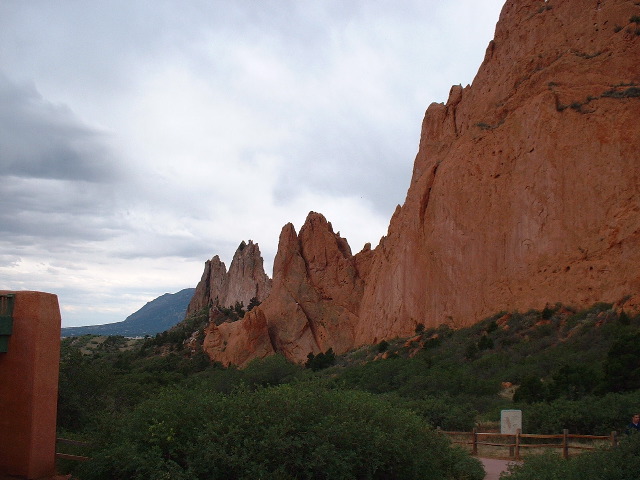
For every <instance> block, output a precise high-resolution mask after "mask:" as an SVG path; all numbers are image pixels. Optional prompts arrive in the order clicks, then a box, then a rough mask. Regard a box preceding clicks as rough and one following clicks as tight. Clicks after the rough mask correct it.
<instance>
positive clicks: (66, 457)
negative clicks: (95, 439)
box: [56, 438, 91, 462]
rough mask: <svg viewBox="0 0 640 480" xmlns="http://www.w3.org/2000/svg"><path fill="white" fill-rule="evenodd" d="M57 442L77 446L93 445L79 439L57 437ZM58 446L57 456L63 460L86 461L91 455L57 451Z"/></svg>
mask: <svg viewBox="0 0 640 480" xmlns="http://www.w3.org/2000/svg"><path fill="white" fill-rule="evenodd" d="M56 444H64V445H73V446H76V447H88V446H90V445H91V443H89V442H81V441H79V440H69V439H68V438H56ZM57 450H58V449H57V448H56V458H59V459H61V460H75V461H78V462H85V461H87V460H89V457H85V456H84V455H75V454H72V453H61V452H58V451H57Z"/></svg>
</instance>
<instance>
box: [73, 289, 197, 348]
mask: <svg viewBox="0 0 640 480" xmlns="http://www.w3.org/2000/svg"><path fill="white" fill-rule="evenodd" d="M194 292H195V288H185V289H183V290H180V291H179V292H176V293H165V294H163V295H161V296H159V297H158V298H156V299H154V300H151V301H150V302H147V303H146V304H145V305H144V306H143V307H142V308H140V309H139V310H137V311H136V312H134V313H132V314H131V315H129V316H128V317H127V318H126V319H125V320H123V321H122V322H115V323H108V324H104V325H87V326H83V327H65V328H62V330H61V335H62V337H76V336H81V335H122V336H125V337H143V336H145V335H155V334H156V333H160V332H163V331H165V330H168V329H169V328H171V327H173V326H174V325H176V324H178V323H180V322H181V321H182V320H183V319H184V316H185V312H186V310H187V305H188V304H189V301H190V300H191V298H192V297H193V294H194Z"/></svg>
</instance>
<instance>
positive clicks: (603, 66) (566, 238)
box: [205, 0, 640, 364]
mask: <svg viewBox="0 0 640 480" xmlns="http://www.w3.org/2000/svg"><path fill="white" fill-rule="evenodd" d="M636 15H640V6H638V5H637V4H636V2H633V1H626V0H600V1H596V0H593V1H587V0H563V1H559V0H558V1H554V0H550V1H543V0H540V1H530V0H529V1H524V0H509V1H507V3H506V4H505V6H504V8H503V10H502V13H501V16H500V20H499V22H498V25H497V27H496V33H495V38H494V40H493V41H492V42H491V43H490V44H489V47H488V48H487V52H486V57H485V60H484V62H483V64H482V65H481V67H480V69H479V71H478V74H477V76H476V78H475V80H474V82H473V84H472V85H471V86H467V87H466V88H462V87H453V88H452V89H451V94H450V97H449V100H448V101H447V103H446V104H432V105H431V106H429V108H428V110H427V112H426V115H425V118H424V121H423V126H422V134H421V139H420V147H419V151H418V154H417V156H416V160H415V165H414V171H413V177H412V180H411V185H410V188H409V191H408V193H407V197H406V200H405V203H404V205H403V206H402V207H398V208H397V209H396V212H395V213H394V215H393V218H392V219H391V223H390V226H389V231H388V234H387V236H386V237H384V238H383V239H382V240H381V242H380V245H378V246H377V247H376V249H375V250H370V249H366V250H365V251H363V252H360V253H359V254H357V255H355V256H354V255H352V254H351V252H350V249H349V246H348V244H347V242H346V240H345V239H342V238H341V237H340V236H339V235H337V234H334V233H333V231H332V229H331V224H330V223H328V222H326V220H325V219H324V217H322V216H321V215H318V214H310V216H309V217H308V218H307V221H306V222H305V225H304V226H303V227H302V228H301V230H300V234H299V235H296V232H295V231H294V229H293V227H292V226H291V225H287V226H285V227H284V229H283V231H282V234H281V237H280V245H279V250H278V255H277V257H276V261H275V265H274V283H273V289H272V291H271V294H270V295H269V296H268V298H267V299H266V300H265V301H264V302H263V304H262V305H260V307H258V308H256V309H254V310H253V311H252V312H250V313H249V314H247V315H246V316H245V319H243V320H242V321H239V322H235V323H233V324H223V325H220V326H219V327H215V326H212V327H211V328H210V329H209V332H208V335H207V340H206V341H205V349H206V350H207V351H208V353H209V355H210V356H211V357H212V358H213V359H215V360H219V361H222V362H224V363H235V364H243V363H245V362H246V361H248V360H249V359H251V358H255V357H260V356H264V355H268V354H270V353H273V352H274V351H278V352H282V353H284V354H285V355H286V356H287V357H288V358H290V359H293V360H297V361H303V360H304V359H305V358H306V355H307V353H309V352H318V351H326V350H327V349H328V348H329V347H331V348H333V350H334V351H336V352H338V353H341V352H344V351H346V350H348V349H350V348H353V347H355V346H359V345H362V344H368V343H375V342H378V341H380V340H382V339H383V338H391V337H396V336H407V335H410V334H411V333H412V332H413V331H414V329H415V326H416V325H417V324H418V323H422V324H424V325H425V326H435V325H438V324H441V323H444V322H446V323H449V324H451V325H453V326H463V325H469V324H472V323H474V322H476V321H478V320H480V319H482V318H484V317H485V316H487V315H489V314H492V313H495V312H497V311H500V310H516V309H520V310H526V309H529V308H543V307H544V306H545V304H547V303H550V304H553V303H555V302H562V303H565V304H571V305H575V306H579V307H584V306H589V305H591V304H593V303H594V302H597V301H606V302H616V301H619V300H621V299H623V298H627V297H628V296H631V299H630V300H627V301H626V305H625V306H626V308H636V309H638V307H639V306H640V300H639V297H638V292H640V269H639V266H640V162H639V161H638V160H639V157H638V155H639V154H638V151H640V123H638V118H640V66H639V65H640V64H638V59H639V58H640V25H637V24H635V23H632V22H631V21H630V20H631V18H632V17H634V16H636Z"/></svg>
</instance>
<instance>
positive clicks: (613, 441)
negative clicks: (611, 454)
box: [611, 430, 618, 447]
mask: <svg viewBox="0 0 640 480" xmlns="http://www.w3.org/2000/svg"><path fill="white" fill-rule="evenodd" d="M616 445H618V432H616V431H615V430H614V431H613V432H611V446H612V447H615V446H616Z"/></svg>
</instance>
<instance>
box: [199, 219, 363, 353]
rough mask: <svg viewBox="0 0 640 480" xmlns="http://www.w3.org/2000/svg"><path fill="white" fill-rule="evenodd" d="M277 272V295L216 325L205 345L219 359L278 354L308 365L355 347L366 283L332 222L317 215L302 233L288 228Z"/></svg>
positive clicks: (283, 237) (275, 264)
mask: <svg viewBox="0 0 640 480" xmlns="http://www.w3.org/2000/svg"><path fill="white" fill-rule="evenodd" d="M273 271H274V278H273V287H272V289H271V293H270V294H269V296H268V297H267V299H266V300H265V301H264V302H263V303H262V304H261V305H260V306H259V307H256V308H254V309H253V310H252V311H250V312H248V313H247V314H246V315H245V317H244V319H243V320H241V321H238V322H233V323H223V324H222V325H219V326H215V325H210V327H209V330H208V331H207V336H206V338H205V345H204V347H205V350H207V351H208V352H209V354H210V355H211V356H212V358H213V359H215V360H217V361H220V362H222V363H225V364H228V363H233V364H240V365H241V364H243V363H244V362H245V361H247V360H249V359H251V358H254V357H255V356H263V355H266V354H269V353H273V352H274V351H275V352H282V353H284V354H285V355H286V356H287V357H288V358H291V359H293V360H296V361H303V360H305V359H306V358H307V355H308V354H309V353H310V352H313V353H318V352H324V351H326V350H328V349H329V348H333V349H334V350H335V351H340V352H344V351H347V350H349V349H350V348H352V347H353V338H354V335H353V332H352V328H353V326H354V325H356V323H357V321H358V317H357V314H358V308H359V304H360V299H361V297H362V293H363V291H364V283H363V279H362V278H361V276H360V273H359V265H358V263H357V261H356V259H355V257H354V256H353V255H352V254H351V249H350V248H349V245H348V243H347V241H346V240H345V239H344V238H342V237H340V234H339V233H334V232H333V228H332V226H331V223H329V222H327V220H326V219H325V218H324V217H323V216H322V215H320V214H318V213H314V212H311V213H310V214H309V215H308V217H307V220H306V222H305V224H304V226H303V227H302V228H301V229H300V234H299V235H297V234H296V232H295V230H294V228H293V225H291V224H287V225H285V227H284V228H283V229H282V232H281V234H280V242H279V247H278V253H277V255H276V258H275V262H274V267H273ZM258 330H260V331H258ZM253 350H255V351H256V352H259V353H257V354H256V355H252V354H251V352H252V351H253Z"/></svg>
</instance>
